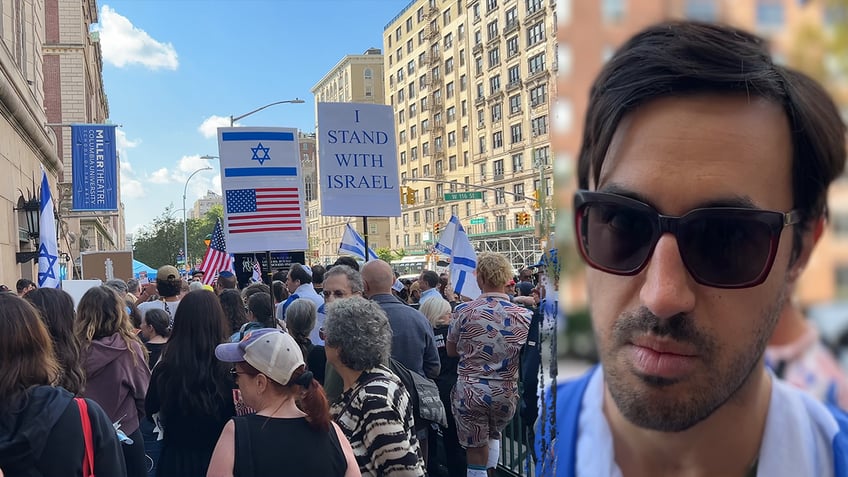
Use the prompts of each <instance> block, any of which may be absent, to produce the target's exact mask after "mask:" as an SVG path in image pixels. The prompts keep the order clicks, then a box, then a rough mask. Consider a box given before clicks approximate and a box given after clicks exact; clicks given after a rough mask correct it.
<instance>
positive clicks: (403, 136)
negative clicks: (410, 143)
mask: <svg viewBox="0 0 848 477" xmlns="http://www.w3.org/2000/svg"><path fill="white" fill-rule="evenodd" d="M398 142H400V143H401V144H403V143H405V142H406V131H401V132H400V133H398Z"/></svg>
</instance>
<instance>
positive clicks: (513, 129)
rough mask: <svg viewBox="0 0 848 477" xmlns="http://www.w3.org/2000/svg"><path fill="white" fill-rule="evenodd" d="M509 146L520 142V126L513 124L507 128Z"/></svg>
mask: <svg viewBox="0 0 848 477" xmlns="http://www.w3.org/2000/svg"><path fill="white" fill-rule="evenodd" d="M509 138H510V144H515V143H517V142H521V139H522V137H521V124H520V123H519V124H513V125H512V126H510V127H509Z"/></svg>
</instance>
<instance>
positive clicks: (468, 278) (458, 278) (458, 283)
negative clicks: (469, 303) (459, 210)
mask: <svg viewBox="0 0 848 477" xmlns="http://www.w3.org/2000/svg"><path fill="white" fill-rule="evenodd" d="M435 249H436V250H437V251H439V252H440V253H443V254H445V255H450V258H451V263H450V268H449V270H450V281H451V286H452V287H453V291H454V293H458V294H460V295H463V296H466V297H468V298H471V299H472V300H473V299H475V298H477V297H478V296H480V293H482V292H481V291H480V287H478V286H477V277H476V275H475V270H476V269H477V252H475V251H474V247H473V246H472V245H471V241H470V240H468V234H467V233H465V229H464V228H463V227H462V224H461V223H459V219H458V218H457V217H456V216H455V215H452V216H451V218H450V221H449V222H448V224H447V226H445V230H444V232H442V234H441V236H440V237H439V241H438V242H437V243H436V245H435Z"/></svg>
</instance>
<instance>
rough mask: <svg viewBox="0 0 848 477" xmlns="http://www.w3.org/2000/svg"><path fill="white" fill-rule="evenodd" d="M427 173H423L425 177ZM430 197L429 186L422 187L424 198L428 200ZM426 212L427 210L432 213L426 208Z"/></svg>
mask: <svg viewBox="0 0 848 477" xmlns="http://www.w3.org/2000/svg"><path fill="white" fill-rule="evenodd" d="M428 175H429V174H424V176H425V177H426V176H428ZM430 199H431V194H430V188H429V187H425V188H424V200H430ZM427 212H429V213H430V214H432V213H433V211H431V210H428V211H427Z"/></svg>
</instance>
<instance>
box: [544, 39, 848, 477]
mask: <svg viewBox="0 0 848 477" xmlns="http://www.w3.org/2000/svg"><path fill="white" fill-rule="evenodd" d="M844 163H845V126H844V125H843V123H842V122H841V119H840V117H839V114H838V110H837V109H836V107H835V105H834V104H833V101H832V100H831V99H830V98H829V97H828V96H827V93H825V92H824V90H823V89H822V88H821V87H820V86H818V85H817V84H815V83H814V82H813V81H811V80H809V79H807V78H806V77H804V76H803V75H800V74H798V73H795V72H791V71H789V70H788V69H787V68H784V67H781V66H778V65H776V64H774V63H773V62H772V60H771V57H770V55H769V52H768V51H767V49H766V47H765V44H764V42H763V41H762V40H760V39H759V38H757V37H755V36H753V35H751V34H749V33H746V32H743V31H739V30H736V29H733V28H729V27H721V26H715V25H708V24H701V23H693V22H674V23H665V24H661V25H656V26H653V27H649V28H647V29H646V30H644V31H642V32H640V33H638V34H637V35H635V36H634V37H633V38H631V39H630V40H629V41H627V42H626V43H625V44H624V45H623V46H622V47H621V48H620V49H619V50H618V51H617V53H616V54H615V55H614V56H613V57H612V58H611V59H610V60H609V62H607V63H606V65H605V66H604V67H603V69H602V71H601V72H600V74H599V76H598V78H597V79H596V81H595V84H594V86H593V87H592V90H591V95H590V98H589V103H588V109H587V113H586V124H585V128H584V133H583V144H582V146H581V151H580V154H579V161H578V182H579V187H580V190H579V191H578V192H577V193H576V195H575V198H574V208H575V210H574V220H575V232H576V239H577V243H578V246H579V250H580V253H581V254H582V256H583V258H584V259H585V261H586V263H587V264H588V265H589V268H588V269H587V271H586V282H587V287H588V292H589V302H590V304H591V312H592V320H593V326H594V330H595V336H596V339H597V343H598V349H599V356H600V358H601V365H600V366H599V367H596V368H594V369H593V370H592V371H590V372H589V373H588V374H587V375H586V376H584V377H582V378H580V379H578V380H576V381H572V382H569V383H562V384H559V385H558V386H557V388H556V393H555V394H554V393H552V392H548V393H546V394H547V395H546V396H545V400H546V401H547V402H548V405H547V406H545V407H546V410H548V412H546V413H545V414H543V416H544V419H543V420H542V422H540V423H539V424H540V428H541V427H542V425H548V426H550V425H553V426H554V428H555V430H556V438H555V439H553V440H550V439H549V438H548V436H546V435H545V434H544V433H540V432H538V431H537V433H536V435H537V452H538V455H539V458H540V460H539V468H538V472H537V475H553V474H554V473H556V475H557V476H558V477H565V476H573V475H576V476H593V477H594V476H611V475H624V476H630V475H651V476H677V475H686V476H712V475H721V476H739V477H741V476H749V475H750V476H753V475H758V476H802V475H803V476H813V475H815V476H821V475H845V473H846V472H848V438H846V433H845V431H844V429H845V428H846V427H848V418H846V416H845V415H844V414H842V412H841V411H839V410H837V409H835V408H827V407H825V406H824V405H822V404H820V403H819V402H818V401H816V400H815V399H814V398H812V397H810V396H809V395H807V394H804V393H803V392H801V391H799V390H796V389H794V388H792V387H790V386H789V385H787V384H786V383H783V382H781V381H779V380H777V379H776V378H775V377H774V375H773V374H772V373H771V372H770V371H769V370H768V369H767V368H766V367H765V366H764V362H763V351H764V349H765V347H766V344H767V343H768V340H769V337H770V336H771V333H772V330H773V329H774V327H775V324H776V323H777V320H778V318H779V315H780V311H781V309H782V307H783V303H784V301H785V300H786V299H787V298H788V295H789V290H790V289H791V286H792V285H793V284H794V282H795V281H796V279H797V278H798V276H799V275H800V273H801V271H802V270H803V268H804V266H805V264H806V263H807V261H808V259H809V256H810V253H811V252H812V249H813V246H814V245H815V243H816V240H817V239H818V237H819V235H820V233H821V231H822V228H823V218H824V208H825V202H826V197H827V188H828V185H829V184H830V183H831V182H832V181H833V180H834V179H835V178H836V177H838V176H839V175H840V174H841V173H842V171H843V169H844ZM552 394H553V395H555V396H556V402H555V403H550V401H551V395H552ZM551 411H552V412H551ZM552 416H555V417H554V418H553V419H552ZM546 438H548V439H546Z"/></svg>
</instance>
